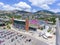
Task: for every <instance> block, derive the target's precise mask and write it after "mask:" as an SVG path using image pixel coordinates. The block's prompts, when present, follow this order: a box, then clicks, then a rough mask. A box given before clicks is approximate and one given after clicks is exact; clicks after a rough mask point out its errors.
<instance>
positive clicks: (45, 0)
mask: <svg viewBox="0 0 60 45" xmlns="http://www.w3.org/2000/svg"><path fill="white" fill-rule="evenodd" d="M29 1H30V2H31V3H32V5H34V6H38V7H40V8H43V9H50V7H49V6H48V5H49V4H50V5H51V4H53V3H54V2H55V0H29Z"/></svg>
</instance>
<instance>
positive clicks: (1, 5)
mask: <svg viewBox="0 0 60 45" xmlns="http://www.w3.org/2000/svg"><path fill="white" fill-rule="evenodd" d="M0 9H1V10H15V9H18V10H26V11H31V10H30V9H31V6H30V5H28V4H27V3H25V2H19V3H16V4H13V5H8V4H4V3H2V2H0Z"/></svg>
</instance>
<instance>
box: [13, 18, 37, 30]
mask: <svg viewBox="0 0 60 45" xmlns="http://www.w3.org/2000/svg"><path fill="white" fill-rule="evenodd" d="M13 27H14V28H17V29H19V30H20V29H22V30H26V31H28V30H34V31H36V30H37V25H34V24H30V20H28V19H26V20H18V19H14V20H13Z"/></svg>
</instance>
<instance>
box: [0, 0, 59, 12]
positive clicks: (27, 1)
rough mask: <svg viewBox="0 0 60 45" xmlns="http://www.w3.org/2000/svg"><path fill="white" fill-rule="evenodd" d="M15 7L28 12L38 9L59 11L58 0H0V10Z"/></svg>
mask: <svg viewBox="0 0 60 45" xmlns="http://www.w3.org/2000/svg"><path fill="white" fill-rule="evenodd" d="M15 9H18V10H24V11H29V12H36V11H38V10H49V11H53V12H60V0H0V10H15Z"/></svg>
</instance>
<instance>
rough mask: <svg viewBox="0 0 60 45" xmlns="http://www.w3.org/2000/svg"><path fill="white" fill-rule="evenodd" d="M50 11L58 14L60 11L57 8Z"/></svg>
mask: <svg viewBox="0 0 60 45" xmlns="http://www.w3.org/2000/svg"><path fill="white" fill-rule="evenodd" d="M50 11H52V12H55V13H57V12H60V9H59V8H57V9H51V10H50Z"/></svg>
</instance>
